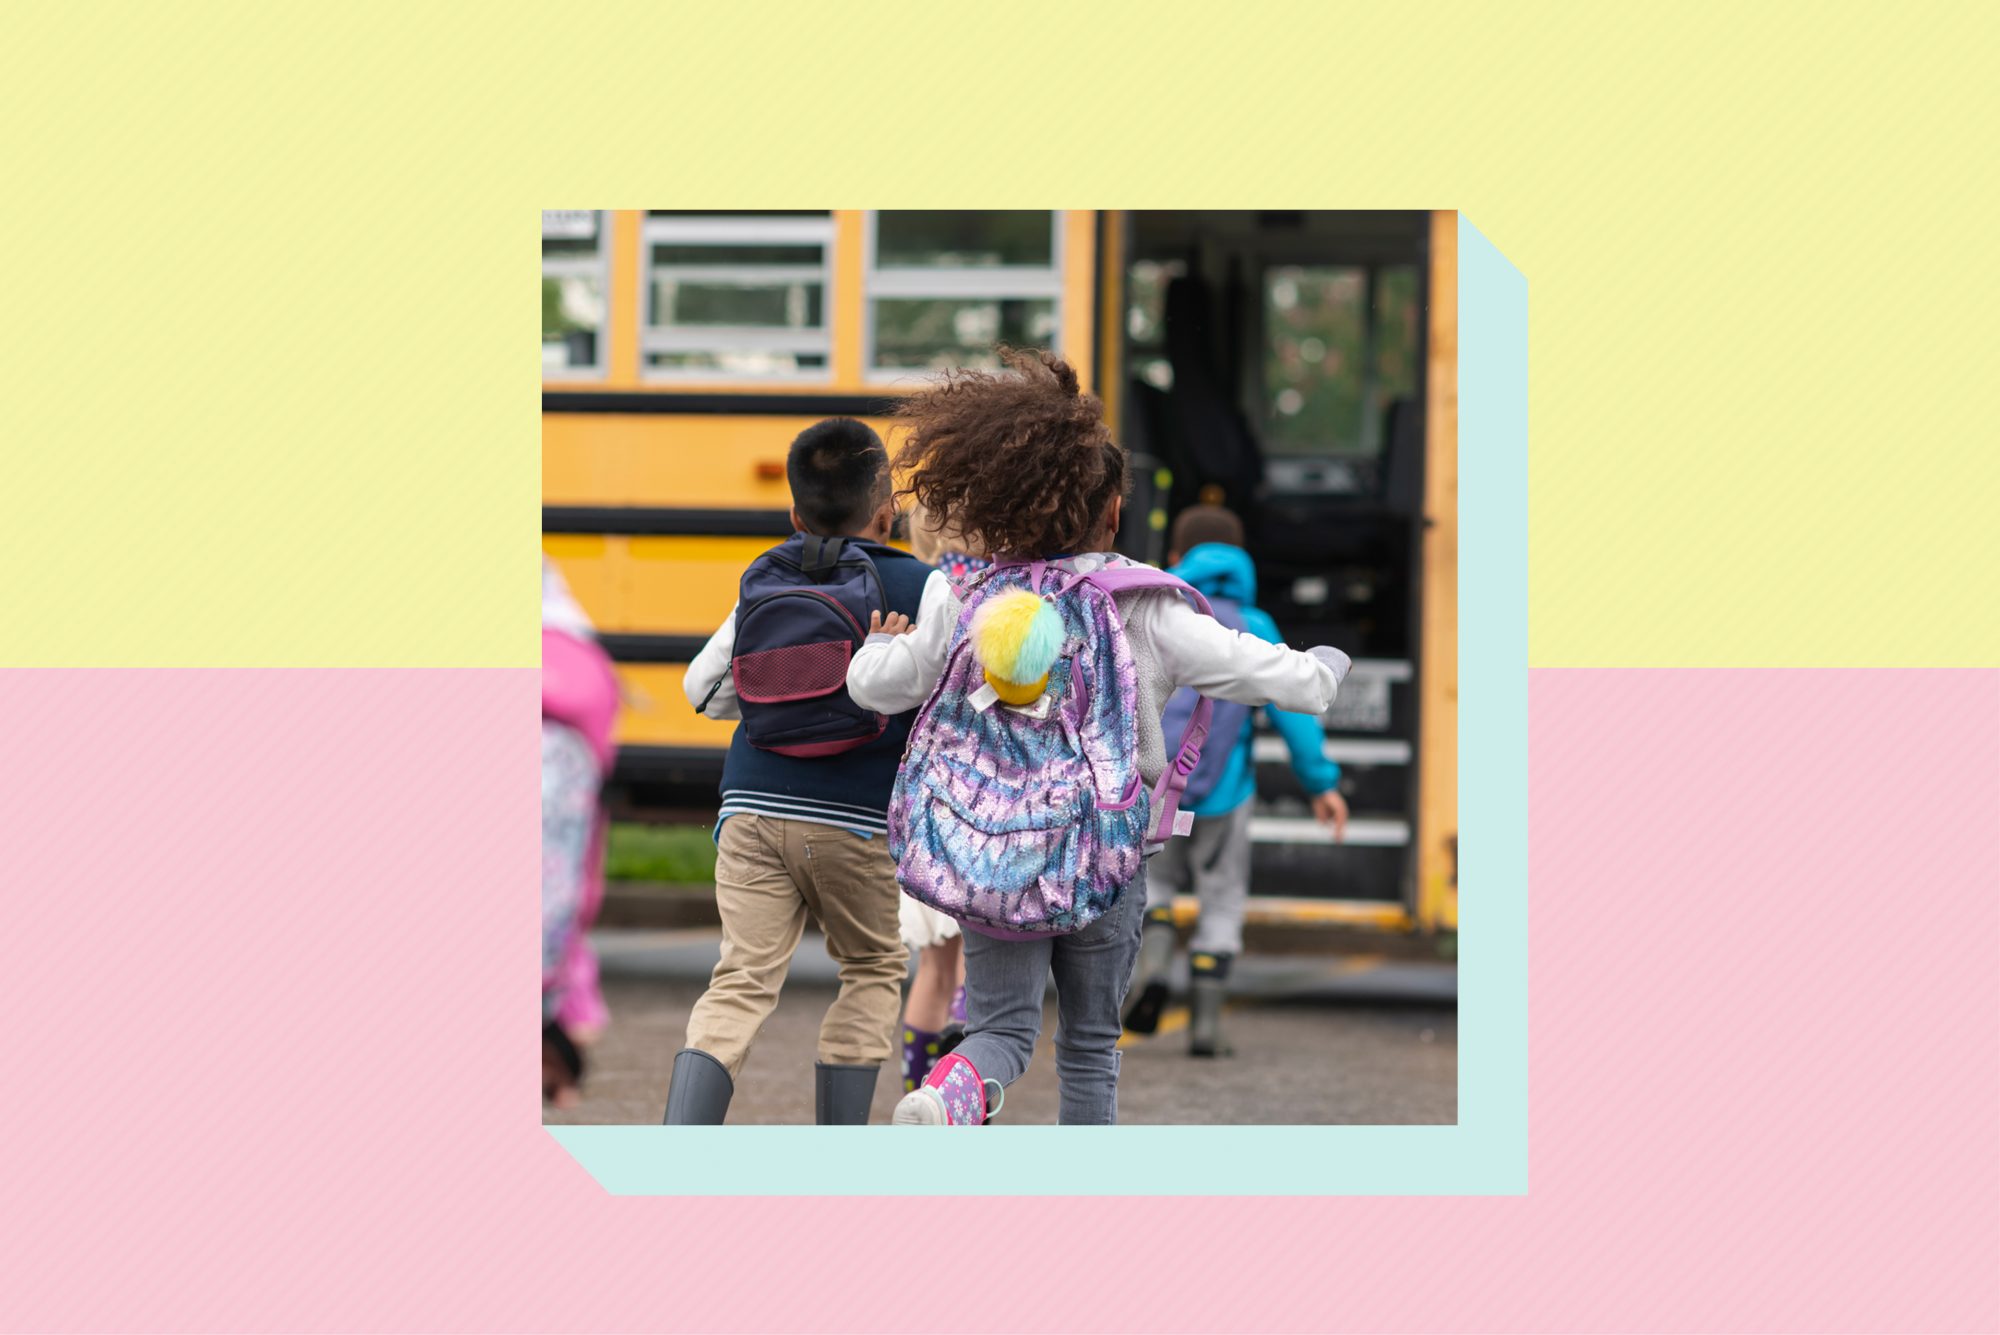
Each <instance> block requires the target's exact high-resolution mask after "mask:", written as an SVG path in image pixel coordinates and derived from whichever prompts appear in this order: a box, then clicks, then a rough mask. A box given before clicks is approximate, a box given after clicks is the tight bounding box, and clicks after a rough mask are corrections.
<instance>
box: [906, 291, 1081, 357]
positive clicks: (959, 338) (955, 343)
mask: <svg viewBox="0 0 2000 1335" xmlns="http://www.w3.org/2000/svg"><path fill="white" fill-rule="evenodd" d="M1055 336H1056V303H1055V302H1054V301H1052V300H1040V301H1001V300H979V299H963V298H960V299H935V300H925V299H921V298H902V297H897V298H890V299H887V300H883V301H878V302H876V303H875V365H876V366H877V367H878V368H880V369H882V370H896V371H923V370H930V369H934V368H943V367H947V366H977V367H983V368H985V369H987V370H992V369H994V368H996V367H998V366H999V365H1000V359H999V358H998V357H997V356H995V355H994V352H993V347H994V345H995V344H998V343H1005V344H1008V345H1009V346H1012V347H1023V346H1029V345H1033V346H1045V345H1047V344H1049V343H1051V342H1053V341H1054V339H1055Z"/></svg>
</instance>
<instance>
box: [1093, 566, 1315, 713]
mask: <svg viewBox="0 0 2000 1335" xmlns="http://www.w3.org/2000/svg"><path fill="white" fill-rule="evenodd" d="M1132 610H1133V612H1134V613H1136V614H1137V617H1138V619H1139V620H1140V623H1141V628H1142V633H1144V634H1146V635H1148V636H1149V637H1150V638H1151V640H1152V644H1153V653H1154V654H1155V656H1157V657H1158V659H1159V660H1160V666H1161V667H1163V668H1164V669H1166V672H1167V675H1168V676H1169V677H1170V678H1172V679H1173V683H1174V685H1176V686H1192V687H1194V688H1195V689H1196V690H1197V691H1200V692H1201V693H1202V694H1203V695H1206V696H1211V697H1213V698H1214V699H1217V700H1233V701H1235V702H1236V703H1237V704H1240V705H1276V706H1277V707H1278V708H1280V709H1289V710H1291V711H1293V712H1294V713H1299V714H1324V713H1325V712H1326V711H1327V709H1328V708H1330V707H1331V706H1332V704H1333V697H1334V693H1335V692H1336V691H1338V690H1339V689H1340V678H1339V676H1337V675H1336V674H1335V669H1334V667H1333V666H1330V665H1329V664H1328V663H1327V662H1326V661H1324V660H1323V659H1322V658H1321V657H1319V656H1318V655H1316V654H1313V653H1303V652H1301V651H1299V650H1297V649H1287V648H1286V647H1285V646H1284V645H1282V644H1272V643H1270V642H1269V641H1267V640H1260V639H1258V638H1257V637H1256V636H1255V635H1245V634H1243V633H1241V632H1239V631H1234V630H1231V629H1230V628H1229V627H1227V626H1225V625H1223V624H1222V623H1221V622H1220V621H1217V620H1216V619H1215V618H1213V617H1208V616H1203V615H1202V614H1201V613H1200V612H1197V611H1195V610H1194V607H1193V606H1192V605H1191V604H1189V602H1188V601H1187V599H1185V598H1183V597H1181V596H1180V595H1179V594H1163V595H1161V596H1159V597H1149V598H1146V599H1145V600H1143V601H1142V602H1141V603H1140V604H1139V606H1137V607H1135V608H1133V609H1132ZM1324 652H1325V653H1327V654H1334V653H1335V651H1333V650H1326V651H1324ZM1341 657H1344V655H1343V656H1341Z"/></svg>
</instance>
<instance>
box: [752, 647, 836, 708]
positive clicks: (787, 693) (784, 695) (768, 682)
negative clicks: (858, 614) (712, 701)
mask: <svg viewBox="0 0 2000 1335" xmlns="http://www.w3.org/2000/svg"><path fill="white" fill-rule="evenodd" d="M853 653H854V645H853V644H852V643H851V642H850V641H847V640H823V641H821V642H820V643H818V644H788V645H784V646H782V647H780V648H777V649H762V650H759V651H758V652H756V653H754V654H742V655H740V656H738V657H737V658H735V659H734V660H732V661H731V663H730V665H729V671H730V675H731V676H733V677H734V678H735V680H736V695H737V698H738V699H741V700H748V701H749V702H750V703H751V704H753V705H776V704H783V703H784V702H785V701H787V700H812V699H816V698H817V697H819V696H822V695H831V694H833V692H835V691H837V690H839V689H840V688H841V687H843V686H845V685H846V684H847V660H848V658H849V657H850V656H852V654H853Z"/></svg>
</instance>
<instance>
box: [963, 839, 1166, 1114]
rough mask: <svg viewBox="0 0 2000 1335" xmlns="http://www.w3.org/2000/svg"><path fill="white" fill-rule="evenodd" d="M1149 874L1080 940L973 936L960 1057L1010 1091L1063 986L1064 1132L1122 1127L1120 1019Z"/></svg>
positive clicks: (1059, 1045) (1078, 935) (1060, 1075)
mask: <svg viewBox="0 0 2000 1335" xmlns="http://www.w3.org/2000/svg"><path fill="white" fill-rule="evenodd" d="M1145 879H1146V868H1145V867H1144V866H1142V867H1141V868H1140V871H1139V876H1138V878H1137V881H1135V882H1134V883H1133V884H1130V885H1127V886H1126V887H1125V889H1124V890H1123V891H1122V892H1121V893H1120V894H1119V896H1118V902H1117V903H1116V904H1114V905H1112V907H1111V911H1110V912H1109V913H1107V914H1105V915H1104V916H1103V917H1101V918H1099V919H1098V920H1097V921H1096V922H1094V923H1092V924H1090V926H1088V927H1086V928H1084V929H1083V930H1082V931H1080V932H1072V933H1071V934H1070V935H1068V936H1044V937H1038V938H1036V939H1035V940H1032V941H1000V940H996V939H995V938H993V937H990V936H981V935H980V934H979V933H978V932H975V931H971V930H967V932H966V933H965V1013H966V1016H967V1019H968V1024H967V1027H966V1033H965V1039H964V1041H963V1042H961V1043H960V1044H959V1045H958V1046H957V1047H956V1048H954V1049H952V1051H953V1052H955V1053H957V1054H958V1055H959V1056H961V1057H963V1058H965V1059H966V1060H967V1061H969V1062H971V1063H972V1065H973V1069H975V1070H977V1071H978V1072H979V1074H980V1075H981V1076H982V1077H985V1078H987V1079H992V1080H998V1081H999V1082H1000V1083H1001V1084H1002V1085H1011V1084H1013V1083H1014V1082H1015V1081H1016V1080H1019V1079H1020V1078H1021V1073H1022V1072H1023V1071H1025V1070H1027V1069H1028V1063H1029V1061H1030V1060H1032V1059H1033V1057H1034V1055H1035V1040H1036V1039H1037V1038H1039V1037H1040V1036H1041V1032H1042V994H1043V992H1044V991H1046V990H1047V988H1048V984H1049V976H1050V975H1051V974H1054V976H1055V980H1056V1078H1057V1079H1058V1081H1060V1083H1061V1087H1062V1098H1061V1102H1060V1103H1059V1105H1058V1107H1057V1115H1056V1120H1057V1121H1058V1122H1060V1123H1061V1124H1062V1125H1064V1126H1109V1125H1111V1124H1112V1123H1114V1122H1116V1121H1117V1120H1118V1036H1119V1035H1120V1034H1121V1033H1123V1032H1124V1024H1123V1023H1122V1022H1121V1021H1120V1019H1119V1016H1118V1011H1119V1007H1120V1006H1122V1005H1123V1004H1124V1002H1125V989H1126V988H1128V987H1130V986H1131V985H1132V966H1133V965H1134V964H1136V963H1138V960H1139V927H1140V924H1141V923H1142V922H1143V921H1144V918H1145V915H1144V914H1143V913H1142V912H1141V908H1140V906H1141V905H1143V904H1145V903H1146V888H1145V884H1144V882H1145Z"/></svg>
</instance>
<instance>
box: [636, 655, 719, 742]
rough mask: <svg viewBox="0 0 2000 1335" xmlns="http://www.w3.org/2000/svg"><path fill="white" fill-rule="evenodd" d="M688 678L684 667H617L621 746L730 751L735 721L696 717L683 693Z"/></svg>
mask: <svg viewBox="0 0 2000 1335" xmlns="http://www.w3.org/2000/svg"><path fill="white" fill-rule="evenodd" d="M686 676H687V665H686V664H685V663H621V664H619V665H618V682H619V684H620V685H621V686H622V687H624V690H625V707H624V708H623V709H621V710H620V711H619V713H618V741H619V744H620V745H623V746H712V747H714V748H716V750H717V751H721V750H723V749H725V748H727V747H728V745H729V738H730V736H731V735H732V734H733V733H734V732H735V731H736V723H735V721H734V720H733V719H731V720H718V719H707V718H703V717H702V716H701V715H699V714H697V713H695V712H694V706H692V705H690V704H689V703H688V702H687V696H686V695H684V694H682V693H681V681H682V679H683V678H685V677H686Z"/></svg>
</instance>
